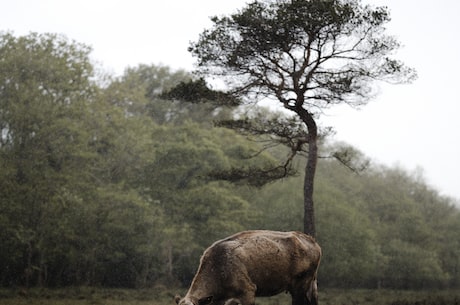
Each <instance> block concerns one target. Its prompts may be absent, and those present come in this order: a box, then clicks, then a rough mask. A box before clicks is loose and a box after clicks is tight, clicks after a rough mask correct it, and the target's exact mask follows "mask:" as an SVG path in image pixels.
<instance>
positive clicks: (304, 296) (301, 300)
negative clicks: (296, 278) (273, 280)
mask: <svg viewBox="0 0 460 305" xmlns="http://www.w3.org/2000/svg"><path fill="white" fill-rule="evenodd" d="M291 296H292V305H318V288H317V284H316V278H312V279H310V280H308V281H305V282H303V283H298V285H296V287H294V289H292V290H291Z"/></svg>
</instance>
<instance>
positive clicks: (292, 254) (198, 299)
mask: <svg viewBox="0 0 460 305" xmlns="http://www.w3.org/2000/svg"><path fill="white" fill-rule="evenodd" d="M320 259H321V248H320V247H319V245H318V244H317V243H316V242H315V240H314V239H313V238H312V237H310V236H309V235H306V234H304V233H301V232H276V231H263V230H259V231H245V232H240V233H237V234H235V235H232V236H230V237H227V238H225V239H222V240H219V241H217V242H215V243H214V244H213V245H211V246H210V247H209V248H208V249H207V250H206V251H205V252H204V253H203V256H202V257H201V260H200V266H199V267H198V271H197V273H196V275H195V277H194V278H193V281H192V284H191V286H190V289H189V290H188V292H187V294H186V296H185V297H184V298H182V299H181V297H180V296H176V297H175V301H176V303H177V304H178V305H211V304H212V305H237V304H240V305H254V304H255V297H256V296H273V295H275V294H278V293H281V292H283V291H286V292H289V293H290V294H291V296H292V305H314V304H318V292H317V284H316V276H317V271H318V266H319V263H320Z"/></svg>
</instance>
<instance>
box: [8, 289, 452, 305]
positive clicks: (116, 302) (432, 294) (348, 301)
mask: <svg viewBox="0 0 460 305" xmlns="http://www.w3.org/2000/svg"><path fill="white" fill-rule="evenodd" d="M179 292H181V293H183V291H179ZM174 294H175V291H174V292H173V291H169V290H167V289H164V288H156V289H145V290H127V289H99V288H91V287H73V288H65V289H57V290H50V289H30V290H27V291H26V290H23V289H16V290H6V289H4V290H0V305H26V304H27V305H147V304H149V305H173V304H174V302H173V300H172V299H173V296H174ZM319 303H320V304H321V305H460V291H452V290H449V291H445V290H442V291H423V292H422V291H394V290H335V289H329V290H321V291H320V300H319ZM256 304H257V305H290V296H289V295H286V294H281V295H278V296H276V297H271V298H258V299H257V300H256Z"/></svg>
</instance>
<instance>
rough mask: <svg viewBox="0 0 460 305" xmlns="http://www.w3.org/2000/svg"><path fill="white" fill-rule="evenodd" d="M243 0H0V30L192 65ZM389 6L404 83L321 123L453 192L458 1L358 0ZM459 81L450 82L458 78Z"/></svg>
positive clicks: (458, 118)
mask: <svg viewBox="0 0 460 305" xmlns="http://www.w3.org/2000/svg"><path fill="white" fill-rule="evenodd" d="M246 2H247V1H245V0H167V1H165V0H163V1H160V0H131V1H120V0H78V1H77V0H72V1H70V0H14V1H12V0H0V31H6V30H9V31H13V33H14V34H15V35H27V34H28V33H29V32H31V31H34V32H40V33H42V32H52V33H63V34H65V35H66V36H67V37H68V38H70V39H74V40H76V41H78V42H81V43H85V44H87V45H90V46H92V47H93V50H94V51H93V53H92V56H93V59H94V60H96V61H97V62H99V63H100V64H102V65H103V67H104V68H105V69H106V70H108V71H109V72H110V73H112V74H116V75H119V74H121V73H123V71H124V69H125V68H126V67H128V66H137V65H138V64H140V63H144V64H164V65H168V66H170V67H172V68H174V69H179V68H183V69H186V70H192V69H193V63H194V59H193V58H192V57H191V56H190V54H189V53H188V52H187V47H188V45H189V42H190V41H195V40H196V39H197V38H198V35H199V33H201V32H202V30H204V29H205V28H206V27H209V26H210V25H211V23H210V21H209V16H213V15H222V14H228V13H231V12H233V11H235V10H236V9H239V8H241V7H242V6H243V5H244V4H245V3H246ZM363 3H369V4H373V5H385V6H388V7H389V9H390V11H391V16H392V21H391V23H390V24H389V26H388V33H390V34H393V35H395V36H396V37H397V38H398V40H399V41H400V42H401V43H402V44H403V46H404V47H403V48H402V49H401V50H400V52H398V55H397V57H398V58H399V59H401V60H403V61H404V62H405V63H406V64H407V65H409V66H411V67H414V68H416V70H417V72H418V75H419V78H418V80H417V81H416V82H415V83H413V84H411V85H396V86H395V85H381V86H380V94H379V96H378V97H377V98H376V99H375V100H373V101H371V102H370V103H369V104H368V105H367V106H364V107H363V108H362V109H361V110H359V111H357V110H353V109H348V108H346V107H340V108H336V109H335V110H333V111H330V112H328V113H327V114H328V115H327V116H325V117H323V119H322V120H321V123H322V124H323V125H330V126H333V127H335V129H336V131H337V135H336V137H335V138H336V139H337V140H341V141H345V142H348V143H350V144H352V145H353V146H355V147H357V148H358V149H360V150H361V151H363V152H364V153H365V154H366V155H367V156H369V157H371V158H372V159H373V160H375V161H377V162H379V163H383V164H387V165H389V166H393V165H400V166H402V167H404V168H406V169H408V170H414V169H415V168H416V167H422V168H423V169H424V173H425V177H426V179H427V181H428V182H429V183H430V184H431V185H432V186H433V187H435V188H436V189H437V190H439V191H440V192H441V193H442V194H444V195H448V196H452V197H456V198H459V199H460V183H459V181H460V136H459V135H458V132H459V131H460V98H459V92H458V91H459V87H460V84H459V81H460V79H459V77H458V73H460V59H459V56H460V39H459V38H460V17H459V13H460V2H459V1H458V0H437V1H433V0H363ZM457 86H459V87H457Z"/></svg>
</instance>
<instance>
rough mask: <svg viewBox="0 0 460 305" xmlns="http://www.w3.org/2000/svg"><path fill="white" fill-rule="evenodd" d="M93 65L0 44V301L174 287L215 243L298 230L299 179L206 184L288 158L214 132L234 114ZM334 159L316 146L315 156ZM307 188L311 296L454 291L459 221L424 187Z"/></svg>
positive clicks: (164, 85) (343, 177)
mask: <svg viewBox="0 0 460 305" xmlns="http://www.w3.org/2000/svg"><path fill="white" fill-rule="evenodd" d="M90 53H91V48H90V47H88V46H86V45H83V44H80V43H77V42H74V41H69V40H68V39H67V38H65V37H63V36H60V35H54V34H36V33H31V34H29V35H27V36H21V37H16V36H14V35H13V34H11V33H1V35H0V58H1V60H0V130H1V134H0V135H1V136H0V168H1V170H0V211H1V212H0V249H2V250H1V251H0V285H1V286H6V287H12V286H19V285H20V286H26V287H31V286H44V287H58V286H68V285H97V286H106V287H150V286H153V285H157V284H163V285H187V284H188V283H189V282H190V280H191V278H192V276H193V274H194V272H195V270H196V268H197V265H198V260H199V256H200V255H201V253H202V251H203V249H204V248H206V247H207V246H208V245H209V244H210V243H212V242H213V241H215V240H216V239H219V238H222V237H224V236H226V235H229V234H232V233H234V232H236V231H240V230H244V229H274V230H302V226H303V211H302V209H303V193H302V183H303V182H302V178H301V177H299V176H296V175H294V176H293V177H289V178H285V179H283V180H280V181H277V182H273V183H269V184H266V185H264V186H260V187H257V188H254V187H252V186H249V185H248V184H247V183H244V181H242V182H240V183H230V182H227V181H224V180H221V179H218V178H217V177H216V175H212V174H210V173H216V172H219V171H228V170H231V169H234V168H243V169H246V170H250V169H259V170H263V169H267V168H272V167H273V166H276V165H277V164H278V163H279V160H280V159H282V158H283V157H284V156H285V153H286V151H285V149H284V148H282V147H270V148H269V149H267V148H266V147H264V145H263V142H261V141H257V140H255V139H254V138H251V139H248V138H247V137H245V136H243V135H241V134H238V133H236V132H235V131H234V130H231V129H227V128H224V127H216V126H215V124H214V122H215V121H219V120H225V119H229V118H231V117H233V116H234V114H235V111H240V115H241V109H237V108H235V107H224V106H219V107H216V105H215V104H210V103H208V102H203V101H194V102H185V101H171V100H166V99H164V98H163V97H162V93H164V92H166V91H167V90H169V89H171V88H173V87H175V86H176V85H177V84H179V83H180V82H183V81H188V80H191V79H193V77H192V75H190V74H189V73H187V72H186V71H172V70H171V69H169V68H168V67H164V66H155V65H139V66H137V67H131V68H127V69H126V70H125V72H124V74H123V75H122V76H120V77H113V76H110V75H104V74H103V73H101V72H100V71H98V70H97V67H95V66H94V65H93V64H92V62H91V60H90ZM260 111H262V112H264V113H265V114H266V115H267V116H270V115H275V114H273V113H271V112H270V111H269V110H260ZM343 146H345V145H344V144H340V143H332V144H330V143H327V142H326V141H322V143H321V148H320V154H321V155H324V156H330V155H331V154H332V152H333V151H337V149H338V148H341V147H343ZM347 151H351V152H353V154H352V155H353V162H356V163H366V161H367V158H366V157H365V156H363V155H362V154H360V153H359V152H357V151H356V150H353V148H349V147H348V148H347ZM293 164H294V168H296V169H297V170H298V171H299V172H300V171H302V168H304V167H305V159H303V158H302V157H301V156H297V157H296V159H295V161H294V163H293ZM315 184H316V189H315V201H316V202H317V204H316V209H317V239H318V241H319V242H320V244H321V246H322V248H323V251H324V257H323V261H322V264H321V267H320V278H319V282H320V285H322V286H323V287H324V286H326V287H369V288H376V287H382V288H427V287H433V286H435V287H440V288H442V287H457V288H458V287H459V286H460V273H459V272H460V270H459V267H460V244H459V243H460V239H459V232H460V214H459V210H458V209H457V208H456V207H455V205H454V203H455V200H454V199H452V198H446V197H444V196H441V195H440V194H439V192H438V191H437V190H435V189H433V188H431V187H430V186H429V185H427V183H426V181H425V179H424V177H423V175H422V174H421V173H419V172H407V171H406V170H404V169H401V168H398V167H384V166H382V165H378V164H377V165H371V166H368V167H367V169H366V170H363V171H361V172H360V173H359V174H356V173H354V172H352V171H350V170H349V169H347V168H346V167H344V166H342V165H341V164H339V163H338V162H337V161H336V160H335V159H330V158H325V159H321V158H320V161H319V163H318V173H317V178H316V181H315Z"/></svg>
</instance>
